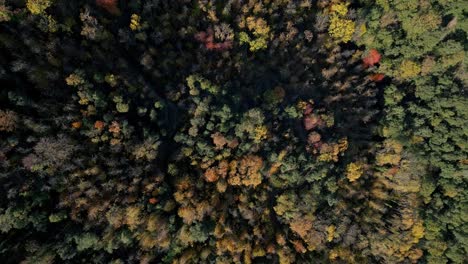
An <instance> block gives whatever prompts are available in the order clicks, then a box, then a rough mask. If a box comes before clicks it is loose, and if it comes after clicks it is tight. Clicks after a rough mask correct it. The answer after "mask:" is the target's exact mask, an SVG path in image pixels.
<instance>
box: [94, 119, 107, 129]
mask: <svg viewBox="0 0 468 264" xmlns="http://www.w3.org/2000/svg"><path fill="white" fill-rule="evenodd" d="M105 125H106V124H105V123H104V122H102V121H99V120H98V121H96V122H95V123H94V128H96V129H97V130H102V129H103V128H104V126H105Z"/></svg>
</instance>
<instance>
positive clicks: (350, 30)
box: [328, 15, 355, 43]
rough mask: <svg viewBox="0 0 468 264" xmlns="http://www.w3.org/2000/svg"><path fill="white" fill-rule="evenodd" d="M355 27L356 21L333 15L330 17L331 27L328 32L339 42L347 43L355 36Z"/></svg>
mask: <svg viewBox="0 0 468 264" xmlns="http://www.w3.org/2000/svg"><path fill="white" fill-rule="evenodd" d="M354 28H355V23H354V21H352V20H349V19H344V18H340V17H339V16H335V15H332V16H331V17H330V27H329V28H328V33H329V34H330V36H331V37H332V38H334V39H336V40H337V41H338V42H344V43H347V42H349V41H350V40H351V38H352V37H353V34H354Z"/></svg>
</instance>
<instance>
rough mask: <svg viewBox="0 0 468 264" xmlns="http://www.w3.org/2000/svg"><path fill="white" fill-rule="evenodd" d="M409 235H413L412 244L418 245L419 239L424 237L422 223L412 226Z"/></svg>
mask: <svg viewBox="0 0 468 264" xmlns="http://www.w3.org/2000/svg"><path fill="white" fill-rule="evenodd" d="M411 234H412V235H413V243H415V244H416V243H418V241H419V239H421V238H422V237H423V236H424V226H423V223H422V221H420V222H418V223H416V224H415V225H413V228H412V229H411Z"/></svg>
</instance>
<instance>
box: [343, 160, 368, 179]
mask: <svg viewBox="0 0 468 264" xmlns="http://www.w3.org/2000/svg"><path fill="white" fill-rule="evenodd" d="M363 173H364V170H363V168H362V164H358V163H354V162H353V163H350V164H348V166H347V167H346V178H348V180H349V181H350V182H354V181H355V180H357V179H359V178H360V177H361V176H362V174H363Z"/></svg>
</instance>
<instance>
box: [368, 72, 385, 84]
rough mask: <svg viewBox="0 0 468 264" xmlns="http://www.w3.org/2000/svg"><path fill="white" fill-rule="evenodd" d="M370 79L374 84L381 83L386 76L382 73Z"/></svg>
mask: <svg viewBox="0 0 468 264" xmlns="http://www.w3.org/2000/svg"><path fill="white" fill-rule="evenodd" d="M369 78H370V79H371V80H372V81H374V82H380V81H382V80H383V78H385V75H383V74H382V73H376V74H372V75H371V76H370V77H369Z"/></svg>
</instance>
